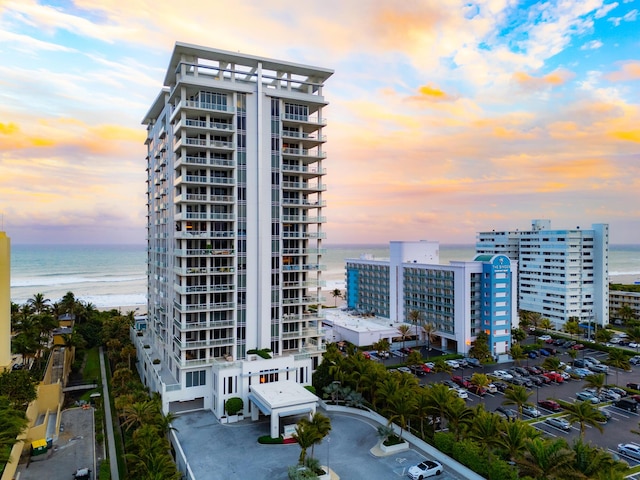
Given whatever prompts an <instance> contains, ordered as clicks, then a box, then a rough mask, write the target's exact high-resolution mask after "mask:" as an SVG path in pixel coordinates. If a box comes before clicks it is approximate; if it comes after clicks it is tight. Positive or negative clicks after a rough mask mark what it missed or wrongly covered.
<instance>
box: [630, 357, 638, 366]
mask: <svg viewBox="0 0 640 480" xmlns="http://www.w3.org/2000/svg"><path fill="white" fill-rule="evenodd" d="M629 363H630V364H631V365H638V364H639V363H640V355H634V356H633V357H631V358H630V359H629Z"/></svg>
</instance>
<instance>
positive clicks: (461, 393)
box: [449, 388, 469, 398]
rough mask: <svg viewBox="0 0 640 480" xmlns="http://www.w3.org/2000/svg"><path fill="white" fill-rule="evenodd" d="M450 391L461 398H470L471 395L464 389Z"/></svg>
mask: <svg viewBox="0 0 640 480" xmlns="http://www.w3.org/2000/svg"><path fill="white" fill-rule="evenodd" d="M449 390H453V391H454V392H455V394H456V395H457V396H458V397H460V398H469V394H468V393H467V391H466V390H465V389H464V388H450V389H449Z"/></svg>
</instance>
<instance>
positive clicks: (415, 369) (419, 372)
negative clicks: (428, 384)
mask: <svg viewBox="0 0 640 480" xmlns="http://www.w3.org/2000/svg"><path fill="white" fill-rule="evenodd" d="M409 370H411V372H413V373H415V374H416V375H420V376H423V375H426V374H427V372H425V371H424V369H423V368H422V365H409Z"/></svg>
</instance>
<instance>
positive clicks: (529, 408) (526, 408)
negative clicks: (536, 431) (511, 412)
mask: <svg viewBox="0 0 640 480" xmlns="http://www.w3.org/2000/svg"><path fill="white" fill-rule="evenodd" d="M522 413H524V414H525V415H526V416H528V417H533V418H538V417H539V416H540V415H542V414H541V413H540V410H538V409H537V408H536V407H534V406H533V405H523V406H522Z"/></svg>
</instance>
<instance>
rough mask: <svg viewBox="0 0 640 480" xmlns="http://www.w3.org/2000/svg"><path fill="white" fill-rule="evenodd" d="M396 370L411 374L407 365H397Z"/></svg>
mask: <svg viewBox="0 0 640 480" xmlns="http://www.w3.org/2000/svg"><path fill="white" fill-rule="evenodd" d="M398 371H399V372H401V373H408V374H409V375H412V374H413V373H412V372H411V369H410V368H409V367H398Z"/></svg>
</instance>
